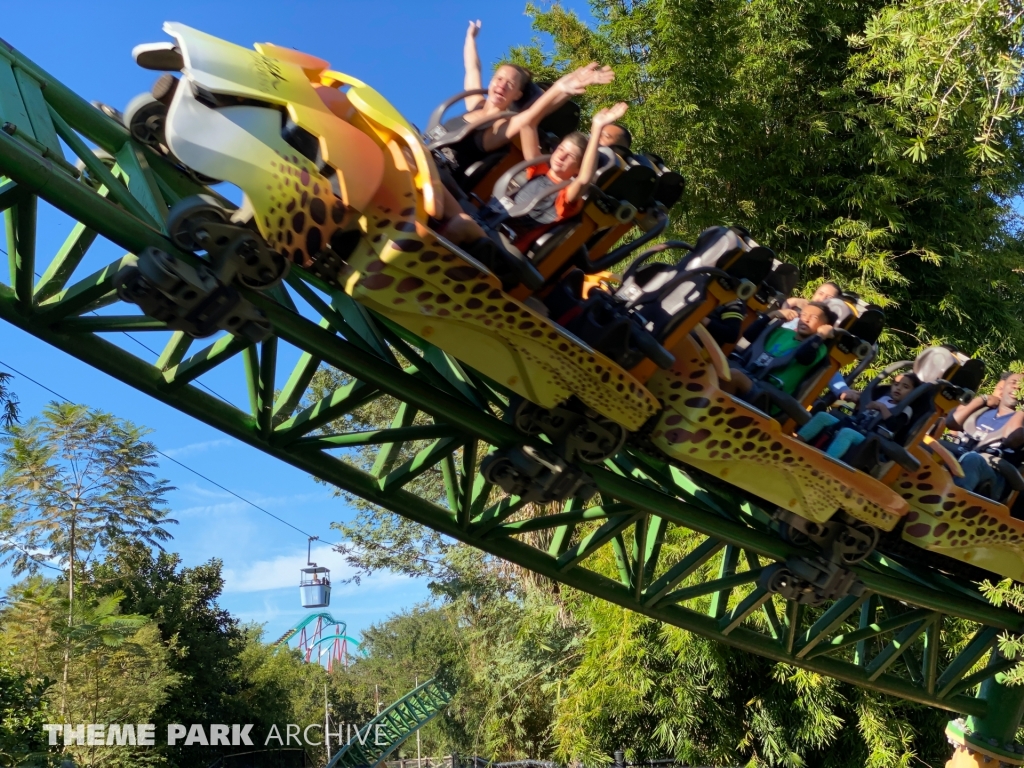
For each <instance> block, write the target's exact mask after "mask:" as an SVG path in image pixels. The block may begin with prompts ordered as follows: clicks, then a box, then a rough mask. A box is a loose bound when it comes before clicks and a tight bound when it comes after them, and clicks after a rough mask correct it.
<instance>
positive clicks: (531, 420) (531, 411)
mask: <svg viewBox="0 0 1024 768" xmlns="http://www.w3.org/2000/svg"><path fill="white" fill-rule="evenodd" d="M543 413H544V409H543V408H541V407H540V406H539V405H537V404H536V403H531V402H530V401H529V400H520V401H519V405H517V406H516V409H515V411H514V412H513V414H512V426H514V427H515V428H516V429H517V430H518V431H520V432H522V433H523V434H524V435H531V436H534V435H539V434H540V433H541V432H543V431H544V422H543V420H542V418H541V417H542V415H543Z"/></svg>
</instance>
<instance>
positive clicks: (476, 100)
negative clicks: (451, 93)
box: [449, 21, 615, 166]
mask: <svg viewBox="0 0 1024 768" xmlns="http://www.w3.org/2000/svg"><path fill="white" fill-rule="evenodd" d="M480 26H481V24H480V22H479V21H471V22H470V23H469V29H467V30H466V43H465V46H464V48H463V58H464V63H465V66H466V76H465V79H464V80H463V85H464V86H465V90H467V91H473V90H479V89H480V88H482V87H483V78H482V75H481V69H480V55H479V53H477V49H476V36H477V34H478V33H479V32H480ZM614 79H615V73H614V72H612V70H611V67H601V66H598V65H597V64H596V63H594V62H592V63H590V64H588V65H587V66H585V67H580V68H579V69H577V70H575V71H574V72H571V73H570V74H568V75H566V76H564V77H562V78H560V79H559V80H558V81H557V82H556V83H555V84H554V85H553V86H552V87H551V88H549V89H548V90H547V91H545V92H544V93H543V94H542V95H541V96H539V97H538V99H537V101H536V102H534V104H533V105H531V107H530V109H528V110H524V111H523V112H521V113H519V114H517V115H513V116H512V117H511V118H508V119H502V120H498V121H496V122H495V123H493V124H492V125H490V126H489V127H488V128H487V129H486V130H482V131H480V132H478V133H477V134H476V146H475V148H476V149H477V150H478V151H479V152H480V153H481V155H483V154H485V153H488V152H493V151H494V150H496V149H500V148H501V147H503V146H505V145H506V144H508V143H509V142H510V141H512V139H513V138H515V137H516V136H518V135H519V132H520V131H521V130H522V127H523V126H524V125H525V124H527V123H528V122H529V121H530V120H531V119H533V120H536V117H537V115H538V114H539V116H540V117H544V116H545V115H547V114H549V113H551V112H553V111H554V110H556V109H557V108H558V107H560V106H561V105H562V104H564V103H565V102H567V101H568V100H569V99H570V98H572V97H573V96H578V95H580V94H582V93H583V92H584V91H585V90H586V88H587V86H590V85H601V84H605V83H610V82H611V81H612V80H614ZM529 85H530V73H529V72H528V71H527V70H526V69H524V68H523V67H520V66H518V65H516V64H501V65H499V66H498V68H497V69H496V70H495V71H494V76H493V77H492V78H491V82H490V83H489V84H488V85H487V96H486V97H485V96H483V95H481V94H476V95H473V96H467V97H466V99H465V104H466V114H465V115H461V116H459V117H457V118H454V119H453V120H452V121H450V122H449V125H450V124H451V123H454V122H455V121H461V123H462V124H467V123H468V124H470V125H473V124H475V123H480V122H483V121H484V120H487V119H488V118H491V117H494V116H495V115H498V114H500V113H502V112H507V111H509V110H510V109H511V108H512V107H513V105H514V104H515V103H516V102H517V101H518V100H519V99H521V98H522V97H523V94H524V93H525V92H526V89H527V87H528V86H529ZM528 113H529V114H528ZM453 127H454V126H453ZM449 130H451V128H449ZM460 154H461V153H460ZM477 159H479V158H477ZM472 162H475V160H470V159H469V158H464V157H459V164H460V165H462V166H468V165H470V164H471V163H472Z"/></svg>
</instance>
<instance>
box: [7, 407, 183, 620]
mask: <svg viewBox="0 0 1024 768" xmlns="http://www.w3.org/2000/svg"><path fill="white" fill-rule="evenodd" d="M146 432H147V431H146V430H144V429H142V428H140V427H137V426H135V425H134V424H132V423H131V422H128V421H124V420H122V419H118V418H117V417H115V416H113V415H111V414H108V413H102V412H100V411H95V410H90V409H88V408H86V407H85V406H82V405H72V404H70V403H51V404H50V405H48V406H47V407H46V409H45V410H44V411H43V415H42V417H41V418H34V419H32V420H31V421H30V422H29V423H28V424H26V425H25V426H24V427H13V428H12V429H11V430H10V432H9V434H8V435H7V436H6V437H5V438H4V439H3V446H4V450H3V454H2V460H3V467H4V471H3V475H2V477H0V530H2V531H3V533H4V538H3V541H2V542H0V556H2V558H3V559H2V560H0V565H5V566H6V565H10V566H12V569H13V572H14V575H16V576H17V575H19V574H21V573H24V572H29V573H35V572H37V571H38V570H39V568H40V565H41V563H43V562H45V561H47V560H56V561H58V562H59V563H60V564H61V565H62V566H65V567H66V568H67V572H68V598H69V600H70V602H71V604H72V606H73V604H74V597H75V590H74V587H75V568H76V565H82V566H84V565H87V564H88V563H89V562H90V561H91V560H92V559H93V558H94V557H95V556H96V555H98V554H100V553H101V552H103V551H104V550H106V549H107V548H108V547H110V546H111V545H113V544H115V543H116V542H118V541H124V540H129V539H135V540H140V541H144V542H146V543H147V544H149V545H150V546H156V547H159V546H160V544H161V542H164V541H167V540H168V539H169V538H171V535H170V534H169V533H168V532H167V530H166V528H165V527H164V526H166V525H169V524H174V523H177V521H176V520H172V519H170V518H169V517H168V511H167V510H166V509H163V508H162V505H163V504H164V496H165V494H167V493H168V492H169V491H171V490H174V489H173V488H172V487H171V486H170V485H169V484H168V483H167V482H166V481H164V480H154V477H153V473H152V471H151V470H152V468H153V467H155V466H156V460H155V450H156V449H155V447H154V446H153V444H152V443H149V442H146V441H145V440H144V439H143V438H144V437H145V435H146Z"/></svg>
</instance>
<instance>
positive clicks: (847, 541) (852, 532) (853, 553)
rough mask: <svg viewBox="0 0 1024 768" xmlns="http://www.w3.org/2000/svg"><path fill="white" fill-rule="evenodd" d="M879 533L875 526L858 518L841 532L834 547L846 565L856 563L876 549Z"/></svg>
mask: <svg viewBox="0 0 1024 768" xmlns="http://www.w3.org/2000/svg"><path fill="white" fill-rule="evenodd" d="M879 535H880V534H879V530H878V529H877V528H875V526H873V525H869V524H867V523H865V522H861V521H859V520H858V521H857V522H856V523H853V524H852V525H848V526H846V527H845V528H844V529H843V530H842V531H840V532H839V536H838V537H836V541H835V543H834V544H833V548H834V550H835V551H836V552H837V553H838V555H839V557H840V559H841V560H842V561H843V564H844V565H856V564H857V563H859V562H861V561H862V560H864V558H866V557H867V556H868V555H870V554H871V553H872V552H874V551H875V547H876V546H878V538H879Z"/></svg>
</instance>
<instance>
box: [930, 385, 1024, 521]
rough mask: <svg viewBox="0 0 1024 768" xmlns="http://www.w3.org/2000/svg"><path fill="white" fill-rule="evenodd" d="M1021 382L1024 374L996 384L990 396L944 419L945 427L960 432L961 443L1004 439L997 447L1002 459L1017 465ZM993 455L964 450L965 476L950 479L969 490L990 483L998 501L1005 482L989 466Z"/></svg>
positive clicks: (1023, 418) (1023, 427)
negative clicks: (1018, 407)
mask: <svg viewBox="0 0 1024 768" xmlns="http://www.w3.org/2000/svg"><path fill="white" fill-rule="evenodd" d="M1022 383H1024V374H1020V373H1012V374H1010V375H1009V376H1007V377H1006V378H1005V379H1003V380H1001V381H1000V382H999V384H997V385H996V389H995V390H993V393H992V394H991V395H987V396H981V397H976V398H974V399H973V400H972V401H971V402H970V403H968V404H967V405H961V406H960V407H959V408H956V409H955V410H954V411H953V412H952V413H950V414H949V416H947V417H946V426H947V427H949V428H950V429H953V430H960V431H962V433H963V434H962V436H961V438H960V439H961V443H962V444H963V443H967V445H968V446H976V445H977V444H978V443H979V442H981V441H982V440H985V439H988V438H990V437H993V436H995V435H996V434H997V433H998V434H1000V435H1002V436H1003V439H1002V440H1001V441H1000V443H999V445H998V448H999V449H1000V451H1001V452H1002V454H1003V458H1005V459H1006V460H1008V461H1010V463H1011V464H1014V465H1019V464H1020V459H1021V458H1022V457H1021V455H1020V450H1019V449H1020V448H1021V446H1022V445H1024V411H1019V410H1017V406H1018V404H1019V400H1018V397H1019V390H1020V387H1021V384H1022ZM994 456H995V454H992V453H988V452H980V453H979V452H977V451H967V452H966V453H964V454H963V455H962V456H960V466H961V467H963V470H964V476H963V477H955V478H953V482H954V483H956V484H957V485H958V486H960V487H961V488H964V489H965V490H968V491H972V492H973V491H975V490H976V489H978V488H979V487H981V486H983V485H985V484H990V487H991V491H990V498H992V499H994V500H997V501H998V500H999V499H1000V498H1002V496H1003V492H1004V490H1005V488H1006V480H1005V479H1004V478H1003V476H1002V475H1001V474H1000V473H999V472H997V471H996V470H995V469H994V468H993V467H992V465H991V464H990V463H989V461H990V460H991V458H993V457H994Z"/></svg>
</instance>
